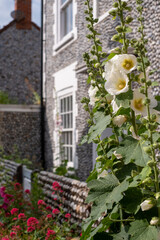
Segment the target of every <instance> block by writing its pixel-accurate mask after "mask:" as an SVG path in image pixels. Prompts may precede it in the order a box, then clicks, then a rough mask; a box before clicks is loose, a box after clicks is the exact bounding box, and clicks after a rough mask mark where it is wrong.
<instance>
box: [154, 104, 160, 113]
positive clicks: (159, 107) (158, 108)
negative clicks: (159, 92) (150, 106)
mask: <svg viewBox="0 0 160 240" xmlns="http://www.w3.org/2000/svg"><path fill="white" fill-rule="evenodd" d="M154 109H155V110H157V111H160V102H158V105H157V107H155V108H154Z"/></svg>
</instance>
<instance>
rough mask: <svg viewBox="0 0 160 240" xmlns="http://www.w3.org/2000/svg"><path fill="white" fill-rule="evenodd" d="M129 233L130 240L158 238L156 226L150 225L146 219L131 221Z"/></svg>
mask: <svg viewBox="0 0 160 240" xmlns="http://www.w3.org/2000/svg"><path fill="white" fill-rule="evenodd" d="M129 233H130V234H131V238H130V240H158V231H157V229H156V227H153V226H150V225H149V224H148V222H147V220H146V219H143V220H137V221H135V222H133V223H131V227H130V229H129Z"/></svg>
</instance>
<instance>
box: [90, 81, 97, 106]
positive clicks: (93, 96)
mask: <svg viewBox="0 0 160 240" xmlns="http://www.w3.org/2000/svg"><path fill="white" fill-rule="evenodd" d="M97 91H98V88H97V87H93V86H92V85H91V86H90V88H89V90H88V94H89V98H90V102H89V103H90V105H92V106H94V105H95V102H96V101H97V100H98V98H96V93H97Z"/></svg>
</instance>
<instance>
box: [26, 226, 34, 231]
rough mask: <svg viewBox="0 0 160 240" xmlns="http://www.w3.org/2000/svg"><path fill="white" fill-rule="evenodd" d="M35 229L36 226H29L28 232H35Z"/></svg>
mask: <svg viewBox="0 0 160 240" xmlns="http://www.w3.org/2000/svg"><path fill="white" fill-rule="evenodd" d="M34 230H35V228H34V227H28V228H27V232H33V231H34Z"/></svg>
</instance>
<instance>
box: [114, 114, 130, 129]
mask: <svg viewBox="0 0 160 240" xmlns="http://www.w3.org/2000/svg"><path fill="white" fill-rule="evenodd" d="M126 120H127V118H126V117H125V116H124V115H119V116H116V117H114V118H113V124H114V125H116V126H118V127H121V126H122V125H123V123H125V122H126Z"/></svg>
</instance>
